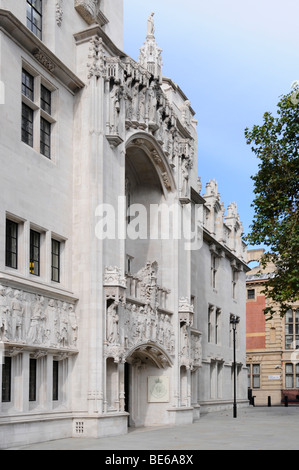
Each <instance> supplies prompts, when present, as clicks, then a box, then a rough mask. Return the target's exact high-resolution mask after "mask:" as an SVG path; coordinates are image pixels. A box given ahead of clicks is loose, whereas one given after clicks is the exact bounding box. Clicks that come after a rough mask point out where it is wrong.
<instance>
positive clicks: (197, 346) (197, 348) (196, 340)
mask: <svg viewBox="0 0 299 470" xmlns="http://www.w3.org/2000/svg"><path fill="white" fill-rule="evenodd" d="M192 351H193V355H194V362H195V364H199V363H200V361H201V338H200V337H199V336H197V335H196V336H193V345H192Z"/></svg>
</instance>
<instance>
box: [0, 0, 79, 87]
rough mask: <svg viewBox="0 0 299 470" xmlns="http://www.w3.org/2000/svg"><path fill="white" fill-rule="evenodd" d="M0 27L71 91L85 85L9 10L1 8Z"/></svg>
mask: <svg viewBox="0 0 299 470" xmlns="http://www.w3.org/2000/svg"><path fill="white" fill-rule="evenodd" d="M0 29H1V30H2V31H4V32H5V33H7V34H9V35H10V36H11V37H12V39H13V40H14V41H15V42H16V43H17V44H18V45H19V46H20V47H21V48H22V49H24V50H26V52H28V53H29V54H31V55H32V56H33V57H34V58H35V60H37V61H38V62H39V63H40V64H41V65H42V66H43V67H44V68H45V69H46V70H47V71H48V72H49V73H51V74H52V75H53V76H54V77H55V78H57V79H58V80H59V81H60V82H61V83H63V84H64V85H65V86H66V87H67V88H68V89H69V90H70V91H71V92H73V93H76V92H77V91H78V90H79V89H80V88H83V87H84V83H83V82H82V81H81V80H80V79H79V78H78V77H77V76H76V75H75V74H74V73H73V72H72V71H71V70H70V69H69V68H68V67H66V66H65V65H64V64H63V62H61V60H59V59H58V57H57V56H56V55H55V54H53V52H51V51H50V49H48V48H47V47H46V46H45V44H44V43H43V42H42V41H40V40H39V39H38V38H37V36H35V34H33V33H32V32H31V31H30V30H29V29H28V28H27V27H26V26H25V25H24V24H23V23H22V22H21V21H20V20H18V19H17V18H16V17H15V16H14V15H13V14H12V13H11V12H10V11H8V10H4V9H0Z"/></svg>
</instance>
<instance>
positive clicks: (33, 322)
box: [27, 296, 45, 344]
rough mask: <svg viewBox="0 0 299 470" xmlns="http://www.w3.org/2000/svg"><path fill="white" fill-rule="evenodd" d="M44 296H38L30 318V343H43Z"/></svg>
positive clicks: (28, 338) (28, 339)
mask: <svg viewBox="0 0 299 470" xmlns="http://www.w3.org/2000/svg"><path fill="white" fill-rule="evenodd" d="M43 306H44V298H43V297H39V296H37V298H36V301H35V303H34V306H33V314H32V316H31V319H30V327H29V331H28V336H27V341H28V343H30V344H35V343H36V344H42V342H43V331H44V330H43V325H42V322H43V320H44V319H45V314H44V308H43Z"/></svg>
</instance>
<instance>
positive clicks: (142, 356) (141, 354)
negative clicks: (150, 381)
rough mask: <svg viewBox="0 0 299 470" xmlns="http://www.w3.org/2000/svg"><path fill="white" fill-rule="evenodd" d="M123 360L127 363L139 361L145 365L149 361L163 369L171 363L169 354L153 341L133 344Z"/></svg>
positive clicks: (170, 365)
mask: <svg viewBox="0 0 299 470" xmlns="http://www.w3.org/2000/svg"><path fill="white" fill-rule="evenodd" d="M124 360H125V362H128V363H129V364H134V363H135V362H136V361H139V362H140V364H144V365H146V364H147V363H150V362H151V363H152V364H154V365H155V366H156V367H158V368H159V369H165V368H167V367H172V365H173V363H172V360H171V357H170V356H169V354H168V353H167V352H166V351H165V350H164V349H163V348H162V347H161V346H160V345H158V344H156V343H153V342H148V343H142V344H138V345H137V346H134V347H133V348H132V349H130V350H129V351H128V352H127V353H126V355H125V357H124Z"/></svg>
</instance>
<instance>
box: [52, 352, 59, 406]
mask: <svg viewBox="0 0 299 470" xmlns="http://www.w3.org/2000/svg"><path fill="white" fill-rule="evenodd" d="M58 365H59V363H58V361H53V400H54V401H55V400H58Z"/></svg>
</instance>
